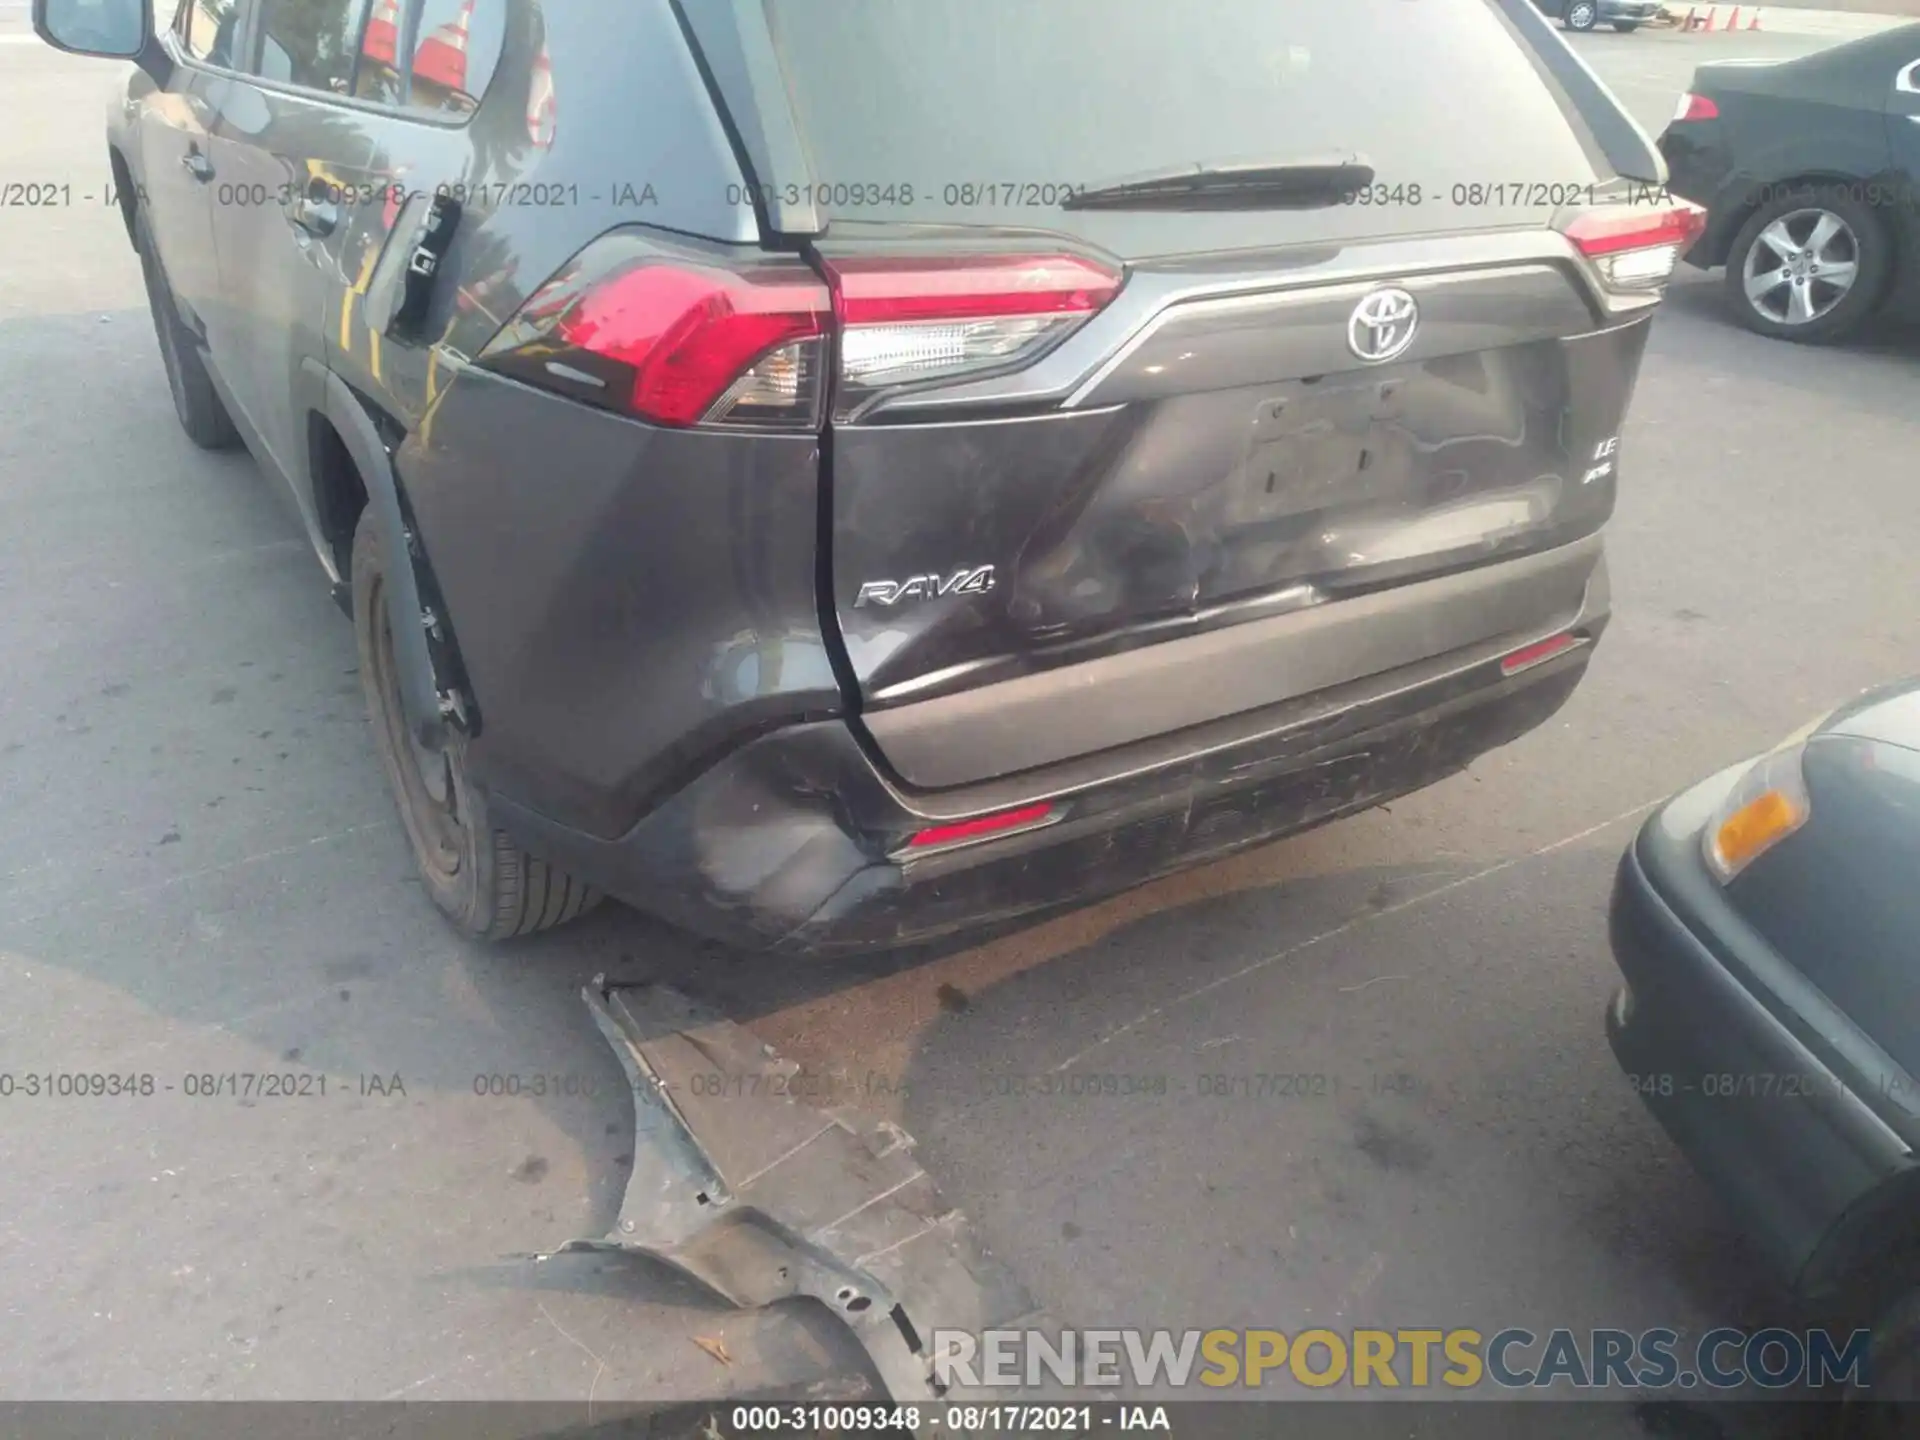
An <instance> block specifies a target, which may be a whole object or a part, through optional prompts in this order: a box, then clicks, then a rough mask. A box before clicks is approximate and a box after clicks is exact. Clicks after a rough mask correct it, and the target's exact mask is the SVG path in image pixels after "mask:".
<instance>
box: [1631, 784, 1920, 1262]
mask: <svg viewBox="0 0 1920 1440" xmlns="http://www.w3.org/2000/svg"><path fill="white" fill-rule="evenodd" d="M1744 769H1745V767H1744V766H1736V767H1734V768H1733V769H1730V770H1728V771H1725V772H1723V773H1722V774H1720V775H1717V776H1715V777H1713V778H1712V779H1711V780H1708V781H1705V782H1703V783H1701V784H1700V785H1698V786H1696V787H1694V788H1693V789H1692V790H1689V791H1687V792H1685V793H1684V794H1682V795H1681V796H1679V797H1677V798H1676V799H1675V800H1674V801H1672V802H1671V803H1670V804H1669V805H1668V806H1667V807H1666V808H1664V809H1663V810H1662V811H1661V812H1660V813H1658V814H1656V815H1655V816H1654V817H1653V818H1652V819H1651V820H1649V821H1648V822H1647V824H1646V826H1645V827H1644V828H1643V829H1642V831H1641V832H1640V834H1639V836H1638V837H1637V838H1636V840H1635V842H1634V844H1633V845H1631V846H1630V847H1629V848H1628V850H1627V853H1626V854H1625V855H1624V856H1623V857H1622V858H1621V861H1620V868H1619V871H1618V874H1617V876H1616V879H1615V884H1614V890H1613V899H1612V904H1611V907H1610V912H1609V930H1610V934H1611V939H1612V944H1613V953H1614V958H1615V960H1616V961H1617V963H1618V964H1619V966H1620V969H1621V971H1622V972H1623V973H1624V975H1625V976H1626V978H1627V982H1628V984H1627V986H1626V988H1624V989H1623V990H1621V991H1620V992H1619V993H1618V994H1617V995H1616V996H1615V997H1614V1000H1613V1003H1612V1004H1611V1005H1609V1006H1608V1009H1607V1019H1606V1026H1607V1038H1608V1040H1609V1042H1610V1043H1611V1044H1612V1046H1613V1050H1614V1054H1615V1056H1616V1057H1617V1058H1618V1060H1619V1062H1620V1065H1621V1067H1622V1069H1624V1070H1625V1071H1626V1072H1627V1075H1628V1077H1629V1079H1630V1080H1631V1081H1632V1083H1633V1087H1634V1090H1635V1091H1636V1093H1638V1094H1639V1096H1640V1098H1641V1099H1642V1101H1644V1102H1645V1104H1646V1106H1647V1108H1648V1109H1649V1110H1650V1111H1651V1112H1652V1113H1653V1115H1654V1117H1655V1118H1656V1119H1658V1120H1659V1121H1660V1123H1661V1125H1662V1126H1664V1127H1665V1129H1666V1130H1667V1132H1668V1134H1670V1135H1671V1136H1672V1137H1673V1139H1674V1141H1675V1142H1676V1143H1677V1144H1678V1145H1679V1146H1680V1148H1681V1149H1682V1150H1683V1151H1685V1152H1686V1155H1687V1158H1688V1159H1689V1160H1690V1161H1692V1162H1693V1165H1694V1166H1695V1168H1696V1169H1698V1170H1699V1171H1700V1173H1701V1174H1702V1175H1703V1176H1704V1177H1705V1178H1706V1180H1707V1181H1708V1183H1709V1184H1711V1185H1712V1186H1713V1187H1714V1189H1715V1190H1716V1191H1717V1192H1718V1193H1719V1195H1720V1197H1721V1198H1722V1200H1723V1201H1724V1202H1725V1203H1726V1204H1727V1206H1728V1208H1729V1209H1730V1210H1731V1211H1732V1212H1733V1214H1734V1216H1735V1218H1736V1219H1737V1220H1738V1222H1739V1224H1740V1227H1741V1229H1742V1230H1743V1231H1745V1233H1746V1234H1747V1235H1748V1236H1749V1237H1750V1238H1752V1239H1753V1240H1754V1241H1756V1242H1757V1243H1758V1245H1759V1247H1760V1249H1761V1250H1762V1251H1763V1252H1764V1253H1765V1255H1766V1256H1767V1257H1768V1258H1769V1259H1770V1260H1771V1261H1772V1262H1773V1264H1774V1266H1775V1268H1776V1271H1777V1273H1778V1275H1779V1277H1780V1278H1781V1279H1782V1280H1783V1281H1785V1282H1787V1283H1790V1284H1796V1285H1799V1286H1801V1287H1802V1288H1803V1289H1817V1288H1818V1285H1817V1283H1815V1281H1816V1278H1817V1277H1818V1276H1821V1275H1835V1274H1843V1273H1846V1272H1847V1271H1849V1270H1850V1269H1852V1268H1853V1265H1854V1259H1853V1257H1851V1256H1849V1255H1847V1254H1845V1253H1843V1252H1845V1251H1846V1250H1848V1249H1850V1248H1851V1246H1850V1245H1849V1244H1848V1243H1847V1241H1846V1239H1845V1236H1846V1229H1847V1227H1846V1226H1845V1225H1843V1221H1844V1220H1845V1219H1846V1218H1847V1217H1848V1216H1849V1215H1854V1214H1859V1213H1862V1212H1863V1210H1864V1209H1866V1208H1867V1207H1868V1206H1869V1202H1870V1201H1871V1198H1872V1197H1873V1196H1875V1194H1876V1193H1877V1192H1881V1191H1882V1190H1883V1187H1885V1186H1886V1185H1887V1183H1888V1182H1889V1181H1890V1180H1892V1179H1894V1178H1895V1177H1896V1176H1898V1175H1900V1174H1901V1173H1902V1172H1903V1171H1904V1170H1905V1169H1906V1168H1907V1167H1908V1166H1909V1165H1910V1163H1911V1162H1910V1160H1909V1159H1908V1157H1907V1147H1906V1145H1905V1143H1904V1142H1903V1141H1902V1140H1901V1139H1900V1137H1899V1136H1898V1135H1897V1134H1896V1133H1895V1132H1894V1131H1893V1130H1892V1129H1891V1128H1889V1126H1888V1125H1887V1124H1886V1123H1885V1122H1884V1121H1883V1120H1882V1119H1881V1118H1880V1117H1879V1116H1877V1115H1876V1114H1875V1113H1874V1112H1873V1110H1872V1109H1871V1108H1869V1106H1868V1104H1867V1103H1866V1099H1865V1097H1864V1093H1863V1092H1864V1088H1865V1087H1864V1086H1863V1084H1862V1083H1861V1081H1860V1078H1859V1077H1858V1076H1857V1075H1854V1074H1852V1073H1842V1072H1840V1071H1838V1070H1836V1069H1835V1068H1834V1067H1833V1066H1831V1065H1829V1064H1828V1063H1827V1062H1826V1060H1824V1059H1823V1058H1822V1057H1821V1056H1820V1055H1818V1054H1816V1053H1815V1051H1814V1049H1813V1048H1812V1047H1811V1046H1810V1045H1809V1044H1808V1043H1807V1041H1806V1040H1805V1039H1804V1038H1802V1036H1801V1035H1799V1034H1796V1033H1795V1030H1794V1028H1793V1026H1792V1025H1791V1024H1789V1023H1788V1018H1787V1017H1786V1016H1783V1015H1782V1014H1780V1013H1777V1010H1776V1008H1775V1007H1773V1006H1770V1005H1769V1004H1768V1003H1767V1002H1766V1001H1764V1000H1763V999H1762V998H1761V996H1760V995H1759V994H1757V993H1756V991H1755V990H1754V988H1752V986H1750V985H1749V984H1748V983H1747V982H1746V981H1745V980H1743V979H1742V978H1741V976H1742V975H1743V974H1753V973H1766V972H1767V971H1768V969H1769V967H1770V964H1771V965H1775V966H1777V965H1778V964H1779V961H1778V958H1777V957H1774V956H1773V955H1772V954H1771V952H1768V951H1765V949H1764V947H1765V942H1764V941H1762V940H1760V939H1759V937H1758V936H1757V935H1755V933H1754V932H1753V931H1752V930H1751V929H1750V928H1749V927H1748V926H1747V925H1745V923H1744V922H1743V921H1742V920H1741V919H1740V917H1739V915H1738V914H1737V913H1736V912H1735V911H1734V909H1733V907H1732V905H1731V904H1729V903H1728V901H1727V900H1726V899H1725V897H1724V895H1723V893H1722V892H1721V891H1720V889H1719V887H1718V886H1717V885H1715V884H1714V882H1713V881H1712V879H1711V877H1710V876H1709V875H1708V874H1707V871H1706V867H1705V865H1704V863H1703V862H1702V861H1701V860H1700V858H1699V830H1700V826H1701V824H1702V823H1703V822H1704V820H1705V817H1706V815H1707V814H1708V813H1710V812H1711V810H1712V808H1713V806H1714V805H1715V804H1716V803H1717V802H1718V800H1719V799H1720V798H1721V797H1722V796H1723V795H1725V794H1726V792H1727V791H1728V789H1730V788H1731V786H1732V785H1733V784H1734V782H1735V781H1736V780H1737V778H1738V777H1739V775H1740V774H1741V773H1742V772H1743V771H1744Z"/></svg>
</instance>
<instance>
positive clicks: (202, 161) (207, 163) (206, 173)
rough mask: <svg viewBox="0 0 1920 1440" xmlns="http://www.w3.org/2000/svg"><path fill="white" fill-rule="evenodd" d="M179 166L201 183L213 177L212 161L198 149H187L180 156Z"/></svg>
mask: <svg viewBox="0 0 1920 1440" xmlns="http://www.w3.org/2000/svg"><path fill="white" fill-rule="evenodd" d="M180 167H181V168H182V169H183V170H185V171H186V172H187V173H188V174H189V175H191V176H193V178H194V179H196V180H198V181H199V182H200V183H201V184H202V185H204V184H206V183H207V182H208V181H209V180H211V179H213V162H212V161H211V160H209V159H207V157H206V156H204V155H202V154H201V153H200V152H199V151H198V150H189V151H188V152H187V153H186V154H184V155H182V156H181V157H180Z"/></svg>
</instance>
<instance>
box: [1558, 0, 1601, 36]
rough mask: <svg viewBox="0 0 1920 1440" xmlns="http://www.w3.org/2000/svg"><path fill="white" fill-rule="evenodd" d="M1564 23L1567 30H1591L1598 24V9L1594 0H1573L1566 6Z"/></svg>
mask: <svg viewBox="0 0 1920 1440" xmlns="http://www.w3.org/2000/svg"><path fill="white" fill-rule="evenodd" d="M1566 21H1567V29H1569V30H1579V31H1582V32H1585V31H1588V30H1591V29H1593V27H1594V26H1596V25H1598V24H1599V23H1600V7H1599V6H1598V5H1597V4H1595V3H1594V0H1573V3H1572V4H1571V5H1569V6H1567V14H1566Z"/></svg>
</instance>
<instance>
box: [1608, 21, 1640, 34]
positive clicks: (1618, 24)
mask: <svg viewBox="0 0 1920 1440" xmlns="http://www.w3.org/2000/svg"><path fill="white" fill-rule="evenodd" d="M1613 28H1614V29H1616V30H1618V31H1619V32H1620V33H1621V34H1622V35H1631V34H1632V33H1633V32H1634V31H1636V30H1638V29H1639V28H1640V22H1639V21H1638V20H1616V21H1614V22H1613Z"/></svg>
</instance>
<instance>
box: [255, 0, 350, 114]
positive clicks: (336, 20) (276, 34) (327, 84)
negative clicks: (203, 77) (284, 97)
mask: <svg viewBox="0 0 1920 1440" xmlns="http://www.w3.org/2000/svg"><path fill="white" fill-rule="evenodd" d="M367 5H368V0H261V3H260V58H259V63H258V65H257V66H256V67H255V68H256V69H257V71H258V73H259V75H260V76H261V78H262V79H265V80H277V81H279V82H281V83H282V84H286V85H299V86H302V87H304V88H306V89H308V90H321V91H325V92H326V93H327V94H330V95H345V94H348V93H350V91H351V89H352V85H353V69H354V55H355V51H356V49H357V47H358V45H359V43H360V31H361V27H362V24H363V22H364V21H365V19H366V15H367Z"/></svg>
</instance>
